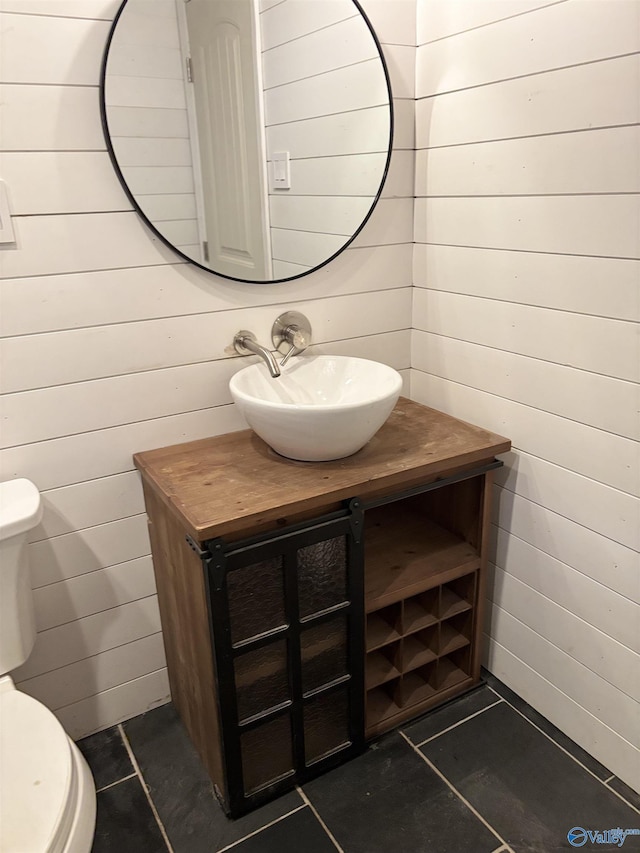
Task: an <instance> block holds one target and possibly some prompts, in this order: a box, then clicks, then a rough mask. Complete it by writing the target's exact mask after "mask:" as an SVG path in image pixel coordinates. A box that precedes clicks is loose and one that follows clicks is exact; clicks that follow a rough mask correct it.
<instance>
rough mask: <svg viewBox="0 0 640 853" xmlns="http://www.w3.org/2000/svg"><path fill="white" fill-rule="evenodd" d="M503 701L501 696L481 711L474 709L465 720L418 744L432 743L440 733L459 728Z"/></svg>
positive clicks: (443, 733)
mask: <svg viewBox="0 0 640 853" xmlns="http://www.w3.org/2000/svg"><path fill="white" fill-rule="evenodd" d="M501 702H504V699H503V698H502V697H500V699H498V701H497V702H492V703H491V705H487V707H486V708H480V710H479V711H474V712H473V714H469V716H468V717H465V718H464V720H459V721H458V722H457V723H454V724H453V725H451V726H449V727H448V728H446V729H442V731H441V732H438V733H437V734H435V735H431V737H428V738H427V739H426V740H423V741H422V742H421V743H417V744H416V746H418V747H420V746H424V745H425V743H430V742H431V741H432V740H435V739H436V738H438V737H440V735H445V734H446V733H447V732H450V731H452V730H453V729H457V728H458V726H461V725H462V724H463V723H466V722H467V721H468V720H472V719H473V718H474V717H477V716H478V715H479V714H484V712H485V711H488V710H489V708H495V706H496V705H499V704H500V703H501Z"/></svg>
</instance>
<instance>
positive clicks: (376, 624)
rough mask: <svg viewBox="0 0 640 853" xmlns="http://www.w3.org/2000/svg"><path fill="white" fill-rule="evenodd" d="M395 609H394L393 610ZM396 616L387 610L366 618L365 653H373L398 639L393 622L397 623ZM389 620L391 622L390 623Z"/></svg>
mask: <svg viewBox="0 0 640 853" xmlns="http://www.w3.org/2000/svg"><path fill="white" fill-rule="evenodd" d="M394 609H395V608H394ZM397 618H398V617H397V615H396V614H392V613H389V612H388V611H387V610H382V611H377V612H375V613H370V614H369V615H368V616H367V651H368V652H370V651H373V650H374V649H377V648H380V646H386V645H387V643H391V642H393V641H394V640H398V639H399V638H400V633H399V631H398V629H397V628H396V627H395V625H394V624H393V622H395V621H397ZM389 620H392V621H391V622H390V621H389Z"/></svg>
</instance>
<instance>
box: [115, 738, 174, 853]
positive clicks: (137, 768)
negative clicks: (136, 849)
mask: <svg viewBox="0 0 640 853" xmlns="http://www.w3.org/2000/svg"><path fill="white" fill-rule="evenodd" d="M118 731H119V732H120V737H121V738H122V742H123V743H124V745H125V748H126V750H127V752H128V753H129V759H130V761H131V763H132V764H133V768H134V770H135V771H136V772H135V775H136V776H138V778H139V779H140V784H141V785H142V790H143V791H144V793H145V796H146V798H147V800H148V801H149V805H150V807H151V811H152V812H153V816H154V817H155V819H156V823H157V824H158V828H159V829H160V834H161V835H162V837H163V839H164V843H165V844H166V845H167V850H168V851H169V853H174V850H173V847H172V846H171V842H170V841H169V836H168V835H167V831H166V830H165V828H164V826H163V823H162V821H161V820H160V815H159V814H158V810H157V809H156V806H155V803H154V802H153V800H152V799H151V794H150V793H149V789H148V788H147V783H146V782H145V781H144V776H143V775H142V771H141V770H140V765H139V764H138V760H137V759H136V757H135V755H134V753H133V749H132V748H131V744H130V743H129V738H128V737H127V735H126V733H125V730H124V729H123V728H122V723H118Z"/></svg>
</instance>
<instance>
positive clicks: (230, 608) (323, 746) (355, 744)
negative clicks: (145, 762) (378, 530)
mask: <svg viewBox="0 0 640 853" xmlns="http://www.w3.org/2000/svg"><path fill="white" fill-rule="evenodd" d="M361 531H362V511H361V509H360V504H359V502H358V501H357V500H354V501H351V502H350V504H349V507H348V508H346V509H345V510H344V511H340V512H337V513H334V514H332V515H330V516H325V517H323V518H320V519H318V520H316V521H314V522H311V523H309V524H306V525H304V526H302V525H301V526H299V527H293V528H289V529H285V530H283V531H282V532H280V533H278V534H273V533H270V534H268V535H267V536H262V537H256V538H253V539H246V540H243V541H241V542H234V543H225V542H224V541H223V540H221V539H217V540H210V541H208V542H207V543H206V552H205V556H204V563H205V575H206V579H207V587H208V600H209V616H210V628H211V634H212V640H213V647H214V649H215V665H216V671H217V673H216V674H217V681H218V687H219V705H220V717H221V723H222V740H223V743H222V747H223V753H224V760H225V764H226V769H227V780H228V798H229V802H228V803H227V804H226V805H227V807H228V810H229V812H230V814H231V815H232V816H236V815H239V814H242V813H243V812H245V811H247V810H249V809H251V808H255V806H256V805H257V804H258V803H259V802H261V801H263V800H266V799H268V798H270V797H272V796H273V795H274V793H275V792H277V791H280V790H286V789H287V788H290V787H292V785H293V784H294V783H295V782H303V781H305V780H307V779H309V778H312V777H313V776H315V775H317V774H318V773H320V772H323V771H324V770H325V769H327V768H328V767H330V766H334V765H337V764H339V763H341V762H342V761H345V760H347V759H348V758H351V757H353V756H354V755H356V754H358V753H359V752H361V751H362V749H363V748H364V674H363V670H364V639H363V638H364V628H363V620H364V606H363V602H364V593H363V586H364V583H363V557H362V542H361Z"/></svg>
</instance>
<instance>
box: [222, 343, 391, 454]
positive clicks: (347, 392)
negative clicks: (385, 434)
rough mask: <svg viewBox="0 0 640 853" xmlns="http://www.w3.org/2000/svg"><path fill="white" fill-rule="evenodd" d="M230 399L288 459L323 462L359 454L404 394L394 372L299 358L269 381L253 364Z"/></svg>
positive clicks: (329, 358) (336, 359)
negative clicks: (401, 393)
mask: <svg viewBox="0 0 640 853" xmlns="http://www.w3.org/2000/svg"><path fill="white" fill-rule="evenodd" d="M229 388H230V390H231V396H232V397H233V399H234V401H235V402H236V403H237V405H238V406H239V407H240V409H241V411H242V413H243V415H244V416H245V419H246V421H247V423H248V424H249V426H250V427H251V428H252V429H253V430H254V432H256V433H257V434H258V435H259V436H260V438H262V439H263V440H264V441H266V442H267V444H268V445H269V446H270V447H272V448H273V449H274V450H275V451H276V452H277V453H280V454H281V455H282V456H287V457H288V458H289V459H299V460H302V461H306V462H324V461H327V460H329V459H342V458H343V457H345V456H351V454H352V453H356V451H358V450H360V448H362V447H364V445H365V444H366V443H367V442H368V441H369V439H370V438H372V436H373V435H375V433H376V432H377V431H378V430H379V429H380V427H381V426H382V424H383V423H384V422H385V421H386V419H387V418H388V417H389V415H390V414H391V411H392V410H393V407H394V406H395V404H396V402H397V400H398V397H399V396H400V390H401V388H402V377H401V376H400V374H399V373H398V372H397V371H396V370H394V369H393V368H392V367H388V366H387V365H386V364H380V363H379V362H377V361H369V360H368V359H364V358H351V357H350V356H333V355H314V356H298V357H297V358H294V359H292V360H291V361H290V362H288V364H287V365H286V366H285V367H284V368H282V373H281V375H280V376H279V377H277V378H275V379H273V378H272V377H271V376H270V375H269V371H268V370H267V367H266V365H264V364H262V363H261V364H252V365H251V366H250V367H245V368H244V369H243V370H240V371H239V372H238V373H236V374H235V376H233V377H232V379H231V381H230V383H229Z"/></svg>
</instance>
